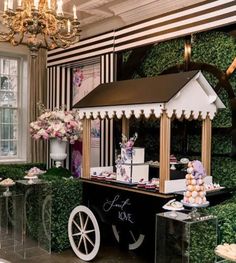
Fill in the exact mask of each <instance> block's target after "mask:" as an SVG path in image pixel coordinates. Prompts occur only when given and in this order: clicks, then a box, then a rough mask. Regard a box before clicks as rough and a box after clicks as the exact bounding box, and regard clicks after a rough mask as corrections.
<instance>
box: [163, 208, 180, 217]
mask: <svg viewBox="0 0 236 263" xmlns="http://www.w3.org/2000/svg"><path fill="white" fill-rule="evenodd" d="M162 208H163V209H165V210H169V211H171V213H169V216H171V217H177V216H178V214H177V213H176V211H181V210H184V208H183V207H171V206H168V205H164V206H162Z"/></svg>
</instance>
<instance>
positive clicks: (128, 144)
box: [120, 133, 138, 155]
mask: <svg viewBox="0 0 236 263" xmlns="http://www.w3.org/2000/svg"><path fill="white" fill-rule="evenodd" d="M137 138H138V134H137V133H135V134H134V135H133V137H131V138H130V139H129V140H128V139H127V137H126V136H125V135H124V134H122V142H120V147H121V148H122V149H124V150H125V151H126V153H127V154H130V155H131V153H132V151H133V147H134V143H135V141H136V140H137Z"/></svg>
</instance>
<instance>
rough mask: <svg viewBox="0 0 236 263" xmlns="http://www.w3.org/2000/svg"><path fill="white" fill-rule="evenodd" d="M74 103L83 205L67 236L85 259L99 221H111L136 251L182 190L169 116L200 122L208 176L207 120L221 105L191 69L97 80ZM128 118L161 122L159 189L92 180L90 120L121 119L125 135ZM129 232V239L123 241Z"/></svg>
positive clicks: (94, 248)
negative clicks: (175, 176) (173, 163)
mask: <svg viewBox="0 0 236 263" xmlns="http://www.w3.org/2000/svg"><path fill="white" fill-rule="evenodd" d="M75 107H76V108H78V109H79V115H80V119H81V120H82V121H83V159H82V168H83V172H82V177H81V181H82V183H83V205H81V206H78V207H76V208H74V210H73V211H72V212H71V215H70V218H69V222H68V235H69V240H70V243H71V246H72V249H73V250H74V252H75V254H76V255H77V256H78V257H79V258H81V259H83V260H85V261H86V260H88V261H89V260H92V259H93V258H94V257H95V256H96V254H97V253H98V250H99V246H100V229H99V224H98V221H100V220H101V221H102V222H106V223H109V224H111V225H112V226H113V231H114V234H115V236H116V238H117V240H119V241H126V242H125V243H126V244H127V243H128V244H127V245H128V247H129V249H136V248H138V247H139V246H140V245H141V243H142V241H143V239H144V236H145V235H149V234H150V235H151V233H152V232H154V224H155V214H156V213H158V212H160V211H161V209H162V206H163V205H164V204H165V203H166V202H167V201H169V200H170V199H172V198H174V196H175V195H174V192H176V191H181V190H184V189H185V180H184V179H180V180H171V178H170V161H169V158H170V143H171V121H172V119H174V118H176V119H183V118H185V119H188V120H192V119H195V120H196V119H198V120H201V121H202V137H201V142H202V148H201V161H202V163H203V165H204V167H205V170H206V173H207V175H210V169H211V167H210V165H211V121H212V119H213V118H214V116H215V114H216V112H217V109H219V108H224V105H223V103H222V102H221V100H220V99H219V98H218V96H217V94H216V93H215V92H214V90H213V89H212V87H211V86H210V85H209V83H208V82H207V80H206V79H205V77H204V76H203V74H202V73H201V72H200V71H190V72H181V73H177V74H169V75H162V76H157V77H152V78H143V79H134V80H126V81H118V82H112V83H105V84H100V85H99V86H98V87H97V88H96V89H94V90H93V91H92V92H91V93H89V94H88V95H87V96H85V97H84V98H83V99H82V100H80V101H79V102H78V103H77V104H76V105H75ZM131 116H135V118H139V117H140V116H144V117H145V118H149V117H150V116H152V117H155V118H157V119H159V121H160V138H159V140H160V149H157V150H158V151H159V156H160V160H159V163H160V165H159V174H157V175H156V177H159V181H160V185H159V190H158V191H146V190H143V189H139V188H137V186H136V185H135V184H133V183H132V182H131V183H130V184H127V183H123V184H122V183H120V182H116V181H105V180H94V179H92V178H91V167H90V163H91V156H90V145H91V120H92V119H96V118H100V119H104V118H110V119H112V118H118V119H122V133H123V134H126V135H127V136H128V133H129V125H128V120H129V118H130V117H131ZM157 137H158V136H157ZM133 178H135V175H133ZM134 233H137V236H136V235H135V234H134ZM129 235H130V236H131V240H130V241H128V242H127V240H129V237H128V236H129Z"/></svg>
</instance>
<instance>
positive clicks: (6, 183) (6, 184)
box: [0, 178, 15, 187]
mask: <svg viewBox="0 0 236 263" xmlns="http://www.w3.org/2000/svg"><path fill="white" fill-rule="evenodd" d="M13 185H15V182H14V181H13V180H12V179H10V178H7V179H4V180H3V181H1V182H0V186H2V187H10V186H13Z"/></svg>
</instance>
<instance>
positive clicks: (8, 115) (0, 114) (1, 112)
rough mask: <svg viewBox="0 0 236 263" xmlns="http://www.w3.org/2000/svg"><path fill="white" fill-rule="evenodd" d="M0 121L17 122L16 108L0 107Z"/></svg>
mask: <svg viewBox="0 0 236 263" xmlns="http://www.w3.org/2000/svg"><path fill="white" fill-rule="evenodd" d="M0 123H5V124H7V123H8V124H9V123H13V124H17V110H13V109H0Z"/></svg>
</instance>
